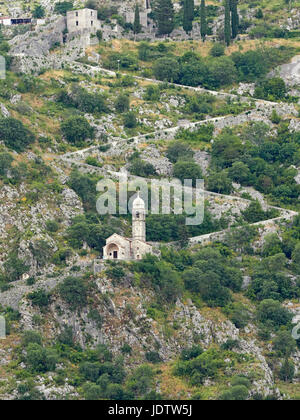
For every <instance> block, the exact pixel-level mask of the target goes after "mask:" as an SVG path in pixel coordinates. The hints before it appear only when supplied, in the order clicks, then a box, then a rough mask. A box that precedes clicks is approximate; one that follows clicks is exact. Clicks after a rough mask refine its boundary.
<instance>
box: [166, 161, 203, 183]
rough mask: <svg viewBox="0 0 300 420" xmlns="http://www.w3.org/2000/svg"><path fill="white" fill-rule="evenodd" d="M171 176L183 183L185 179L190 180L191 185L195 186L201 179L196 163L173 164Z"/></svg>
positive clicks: (182, 162)
mask: <svg viewBox="0 0 300 420" xmlns="http://www.w3.org/2000/svg"><path fill="white" fill-rule="evenodd" d="M173 175H174V177H175V178H178V179H180V180H181V181H182V182H184V180H185V179H191V180H192V181H193V185H195V183H196V180H201V179H203V175H202V171H201V168H200V166H199V165H197V163H195V162H192V161H181V160H180V161H178V162H177V163H175V165H174V168H173Z"/></svg>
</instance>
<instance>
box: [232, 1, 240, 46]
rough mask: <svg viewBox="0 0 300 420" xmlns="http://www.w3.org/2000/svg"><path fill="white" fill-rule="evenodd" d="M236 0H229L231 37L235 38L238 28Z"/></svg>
mask: <svg viewBox="0 0 300 420" xmlns="http://www.w3.org/2000/svg"><path fill="white" fill-rule="evenodd" d="M237 6H238V0H231V5H230V9H231V30H232V38H233V39H235V38H236V37H237V35H238V30H239V14H238V7H237Z"/></svg>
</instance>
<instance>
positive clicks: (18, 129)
mask: <svg viewBox="0 0 300 420" xmlns="http://www.w3.org/2000/svg"><path fill="white" fill-rule="evenodd" d="M0 140H2V141H3V142H4V144H5V146H7V147H9V148H10V149H13V150H15V151H16V152H18V153H20V152H24V150H26V149H27V147H28V146H29V145H30V144H32V143H33V142H34V141H35V136H34V134H33V133H32V132H31V131H30V130H28V128H26V127H25V126H24V125H23V123H22V122H21V121H18V120H16V119H15V118H12V117H8V118H0Z"/></svg>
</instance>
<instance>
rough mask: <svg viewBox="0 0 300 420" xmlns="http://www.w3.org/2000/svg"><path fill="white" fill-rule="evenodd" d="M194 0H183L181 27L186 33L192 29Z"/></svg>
mask: <svg viewBox="0 0 300 420" xmlns="http://www.w3.org/2000/svg"><path fill="white" fill-rule="evenodd" d="M194 8H195V4H194V0H184V4H183V29H184V30H185V32H186V33H189V32H191V30H192V29H193V20H194V17H195V14H194Z"/></svg>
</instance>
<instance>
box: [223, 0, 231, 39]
mask: <svg viewBox="0 0 300 420" xmlns="http://www.w3.org/2000/svg"><path fill="white" fill-rule="evenodd" d="M224 34H225V42H226V45H227V46H229V45H230V42H231V25H230V0H225V23H224Z"/></svg>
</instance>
